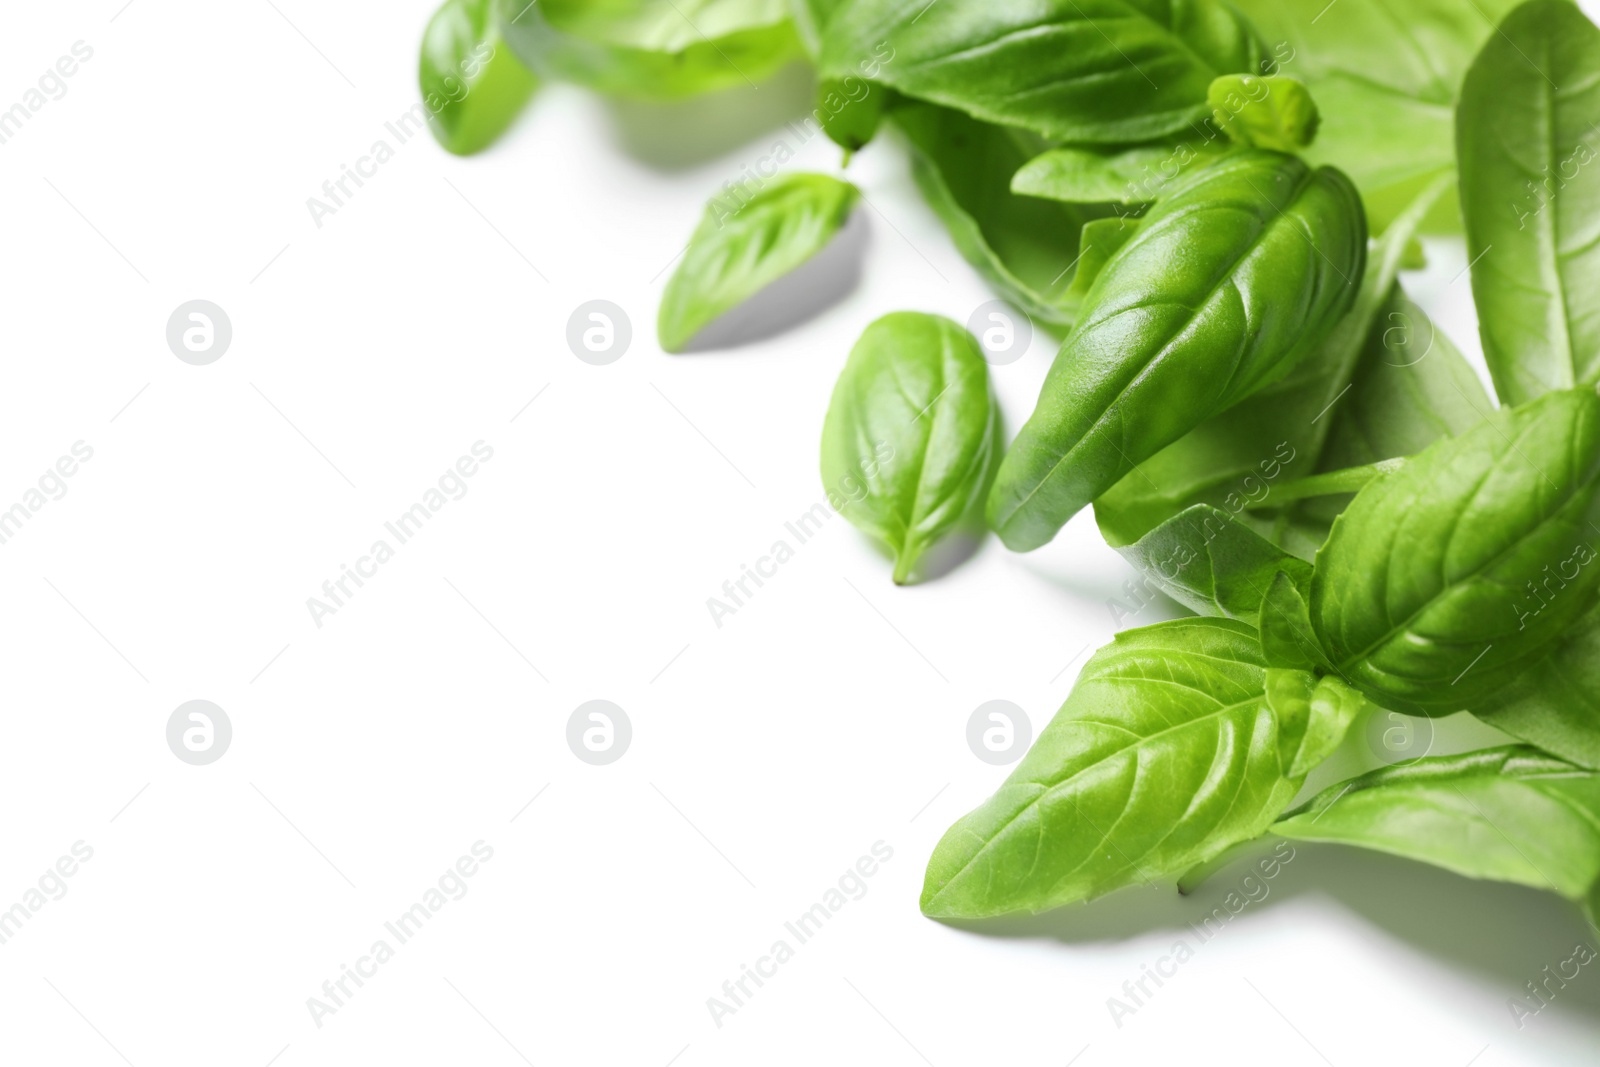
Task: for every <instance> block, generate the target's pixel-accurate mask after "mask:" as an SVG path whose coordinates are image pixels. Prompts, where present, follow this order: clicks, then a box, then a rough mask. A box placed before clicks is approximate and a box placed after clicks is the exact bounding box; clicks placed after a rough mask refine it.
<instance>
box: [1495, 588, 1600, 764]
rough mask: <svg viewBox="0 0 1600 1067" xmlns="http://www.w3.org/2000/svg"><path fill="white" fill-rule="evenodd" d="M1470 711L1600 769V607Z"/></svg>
mask: <svg viewBox="0 0 1600 1067" xmlns="http://www.w3.org/2000/svg"><path fill="white" fill-rule="evenodd" d="M1591 562H1592V561H1591ZM1471 710H1472V713H1473V714H1474V715H1476V716H1477V717H1478V718H1480V719H1482V720H1483V721H1484V722H1486V723H1488V724H1489V725H1490V726H1493V727H1494V728H1495V729H1497V730H1502V731H1504V732H1505V733H1508V734H1510V735H1511V736H1512V737H1515V738H1516V739H1518V740H1519V741H1527V742H1529V743H1531V744H1535V745H1538V746H1539V747H1540V748H1542V749H1544V750H1545V751H1546V752H1550V753H1553V754H1555V755H1557V756H1560V757H1561V758H1562V759H1565V760H1571V761H1572V762H1573V763H1576V764H1578V765H1579V766H1583V767H1588V768H1590V769H1591V770H1600V609H1591V610H1590V611H1589V613H1588V614H1587V615H1585V616H1584V617H1583V618H1581V619H1579V620H1578V622H1577V623H1576V624H1575V625H1574V626H1573V627H1572V629H1571V631H1570V632H1569V633H1567V634H1566V636H1564V637H1562V638H1561V640H1560V641H1559V642H1558V643H1557V644H1556V646H1555V647H1554V648H1552V649H1551V650H1550V652H1549V653H1548V654H1547V655H1546V656H1545V657H1544V658H1543V659H1541V660H1539V661H1538V662H1537V663H1535V664H1534V665H1533V666H1531V667H1529V668H1528V669H1527V670H1525V671H1523V672H1522V673H1521V674H1520V675H1518V676H1517V677H1516V679H1514V680H1513V681H1512V682H1511V684H1510V685H1508V686H1506V687H1505V688H1504V689H1502V690H1500V691H1499V692H1498V693H1495V694H1494V695H1493V696H1492V697H1490V698H1489V699H1488V700H1486V701H1484V702H1483V703H1481V704H1476V705H1474V706H1473V707H1472V709H1471Z"/></svg>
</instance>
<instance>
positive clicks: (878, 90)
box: [812, 74, 892, 153]
mask: <svg viewBox="0 0 1600 1067" xmlns="http://www.w3.org/2000/svg"><path fill="white" fill-rule="evenodd" d="M891 95H892V93H891V92H890V90H888V89H885V88H884V87H883V86H881V85H873V84H872V83H871V82H868V81H866V80H865V79H862V78H857V77H856V76H855V75H853V74H852V75H851V76H850V77H848V78H844V79H842V80H840V81H824V82H821V83H820V84H818V86H817V106H816V107H815V108H814V109H813V110H812V114H813V115H814V116H816V117H817V119H818V120H819V121H820V122H821V124H822V132H823V133H825V134H827V135H828V140H830V141H832V142H833V143H834V144H836V145H838V146H839V147H840V148H842V149H844V150H845V152H847V153H849V152H859V151H860V150H861V149H862V148H865V147H866V145H867V143H868V142H870V141H871V140H872V139H873V138H874V137H876V136H877V135H878V127H879V125H881V124H882V122H883V116H884V113H885V112H886V111H887V110H888V107H889V97H890V96H891Z"/></svg>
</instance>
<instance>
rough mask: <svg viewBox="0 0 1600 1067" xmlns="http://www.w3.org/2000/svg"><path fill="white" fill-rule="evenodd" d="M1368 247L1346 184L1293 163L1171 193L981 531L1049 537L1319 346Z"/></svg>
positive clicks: (1148, 223) (1023, 444) (1247, 155)
mask: <svg viewBox="0 0 1600 1067" xmlns="http://www.w3.org/2000/svg"><path fill="white" fill-rule="evenodd" d="M1366 244H1367V235H1366V225H1365V220H1364V218H1363V216H1362V214H1361V204H1360V201H1359V200H1358V199H1357V196H1356V192H1355V189H1354V188H1353V187H1352V186H1351V185H1350V184H1349V182H1348V181H1347V180H1345V178H1344V177H1343V176H1342V175H1340V174H1339V173H1338V172H1337V171H1334V170H1329V169H1323V170H1317V171H1313V170H1311V169H1310V168H1308V167H1307V166H1306V165H1305V164H1304V163H1302V162H1300V160H1298V159H1296V158H1295V157H1293V156H1288V155H1279V154H1277V153H1272V152H1262V151H1258V150H1253V149H1251V150H1242V151H1239V152H1237V153H1233V154H1230V155H1228V156H1224V157H1223V158H1222V159H1220V160H1218V161H1217V162H1215V163H1213V164H1211V165H1210V166H1208V167H1205V168H1202V169H1200V170H1197V171H1196V172H1195V173H1194V174H1193V175H1191V176H1190V177H1189V178H1188V179H1187V180H1186V181H1184V182H1183V184H1182V185H1180V186H1179V187H1178V188H1176V189H1173V190H1171V191H1170V192H1169V193H1168V195H1166V196H1165V197H1163V198H1162V199H1161V200H1160V201H1159V202H1158V203H1157V204H1156V205H1155V207H1153V208H1152V209H1151V211H1150V213H1149V214H1148V215H1146V216H1145V217H1144V219H1143V221H1142V222H1141V223H1140V225H1139V228H1138V230H1137V231H1136V232H1135V233H1134V235H1133V236H1132V237H1131V238H1130V239H1129V240H1128V242H1127V243H1126V244H1124V245H1123V246H1122V248H1121V249H1119V250H1118V251H1117V253H1116V255H1114V256H1113V257H1112V258H1111V261H1110V262H1109V263H1107V264H1106V266H1105V268H1104V269H1103V270H1102V271H1101V272H1100V275H1099V277H1098V278H1097V279H1096V281H1095V284H1094V287H1093V288H1092V289H1091V290H1090V292H1089V295H1088V296H1087V297H1086V298H1085V299H1084V303H1083V307H1082V308H1081V309H1080V313H1079V320H1078V323H1077V325H1076V326H1075V327H1074V328H1073V330H1072V333H1071V334H1069V335H1068V337H1067V339H1066V341H1065V343H1064V344H1063V345H1062V347H1061V351H1060V353H1059V354H1058V355H1057V356H1056V361H1055V363H1054V365H1053V366H1052V367H1051V369H1050V373H1049V376H1048V377H1047V378H1046V380H1045V384H1044V388H1043V389H1042V390H1041V392H1040V395H1039V403H1038V406H1037V407H1036V408H1035V409H1034V413H1033V416H1032V417H1031V418H1030V419H1029V420H1028V422H1027V424H1026V425H1025V426H1023V428H1022V432H1021V433H1020V434H1019V435H1018V436H1017V440H1016V441H1015V443H1013V445H1012V446H1011V450H1010V451H1009V452H1008V453H1007V454H1006V457H1005V460H1004V462H1003V464H1002V466H1001V469H1000V475H999V477H998V478H997V479H996V482H995V487H994V491H993V493H992V494H991V496H990V498H989V521H990V524H991V525H992V526H993V527H994V529H995V530H996V531H997V532H999V534H1000V536H1001V538H1002V539H1003V540H1004V541H1005V543H1006V544H1007V546H1009V547H1011V548H1013V549H1017V550H1019V551H1027V550H1029V549H1033V548H1038V547H1039V546H1040V545H1042V544H1044V543H1046V542H1047V541H1049V540H1050V539H1051V538H1052V537H1054V536H1055V534H1056V531H1058V530H1060V529H1061V527H1062V525H1063V524H1065V523H1066V521H1067V520H1068V519H1069V518H1071V517H1072V516H1073V514H1075V513H1076V512H1077V511H1078V510H1079V509H1081V508H1083V507H1084V506H1085V505H1087V504H1089V503H1090V502H1092V501H1093V500H1094V499H1095V498H1096V497H1098V496H1100V495H1101V494H1102V493H1104V492H1105V491H1106V490H1108V489H1110V488H1111V487H1112V486H1113V485H1115V484H1116V483H1117V482H1118V481H1119V480H1120V479H1121V478H1122V477H1123V476H1124V475H1126V474H1127V473H1128V472H1129V471H1130V470H1132V469H1133V467H1134V466H1135V465H1136V464H1138V463H1140V462H1142V461H1144V460H1146V459H1149V458H1150V457H1151V456H1153V455H1154V454H1156V453H1157V452H1159V451H1160V450H1161V449H1162V448H1164V447H1166V446H1167V445H1170V444H1171V443H1172V442H1174V441H1176V440H1178V439H1179V438H1180V437H1182V436H1183V435H1184V434H1186V433H1188V432H1189V431H1190V430H1193V429H1194V428H1195V427H1196V426H1198V425H1200V424H1201V423H1203V422H1204V421H1205V420H1207V419H1209V418H1211V417H1212V416H1214V415H1217V414H1219V413H1221V412H1223V411H1225V410H1227V409H1228V408H1230V407H1232V406H1233V405H1234V404H1236V403H1238V402H1239V401H1240V400H1242V399H1244V398H1245V397H1247V396H1249V395H1250V394H1251V393H1253V392H1255V391H1256V390H1257V389H1258V388H1260V387H1261V386H1262V385H1263V384H1265V383H1267V382H1269V381H1271V380H1272V379H1273V378H1275V377H1279V376H1281V375H1282V374H1283V373H1284V372H1285V371H1287V370H1288V369H1289V368H1291V367H1292V366H1293V365H1294V364H1295V363H1296V362H1297V361H1298V360H1299V359H1301V358H1302V357H1304V356H1305V355H1306V354H1307V353H1308V352H1311V351H1313V350H1315V349H1316V347H1317V346H1318V345H1320V344H1321V343H1322V342H1323V340H1324V339H1325V338H1326V337H1327V335H1328V333H1329V331H1331V330H1332V329H1333V327H1334V324H1335V323H1336V322H1337V321H1338V320H1339V318H1340V316H1342V315H1343V314H1344V313H1345V312H1346V311H1347V310H1349V308H1350V305H1351V302H1352V301H1353V300H1354V299H1355V296H1356V291H1357V288H1358V286H1359V284H1360V282H1361V275H1362V269H1363V266H1364V263H1365V258H1366ZM1259 458H1265V457H1259Z"/></svg>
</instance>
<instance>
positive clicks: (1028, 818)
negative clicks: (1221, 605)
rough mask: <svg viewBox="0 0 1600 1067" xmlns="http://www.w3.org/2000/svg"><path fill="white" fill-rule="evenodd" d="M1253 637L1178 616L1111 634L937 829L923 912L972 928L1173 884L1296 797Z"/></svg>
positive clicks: (1248, 630) (1236, 626)
mask: <svg viewBox="0 0 1600 1067" xmlns="http://www.w3.org/2000/svg"><path fill="white" fill-rule="evenodd" d="M1266 673H1267V672H1266V667H1265V664H1264V663H1263V662H1262V660H1261V648H1260V645H1259V644H1258V643H1257V641H1256V636H1255V629H1254V628H1253V627H1250V626H1246V625H1244V624H1243V623H1238V622H1232V621H1227V620H1223V619H1179V620H1177V621H1174V622H1166V623H1161V624H1159V625H1156V626H1151V627H1147V628H1145V629H1141V630H1129V631H1125V632H1123V633H1121V634H1118V635H1117V637H1116V639H1115V640H1114V641H1113V642H1112V643H1111V644H1110V645H1108V646H1107V647H1105V648H1102V649H1101V650H1100V651H1099V652H1096V653H1095V654H1094V656H1093V657H1091V658H1090V660H1089V662H1088V663H1086V664H1085V665H1084V668H1083V672H1082V673H1081V674H1080V675H1079V677H1078V682H1077V684H1076V685H1075V686H1074V687H1073V690H1072V694H1071V695H1070V696H1068V697H1067V701H1066V703H1065V704H1064V705H1063V706H1062V708H1061V710H1060V711H1059V712H1058V713H1057V714H1056V716H1055V718H1054V719H1052V720H1051V722H1050V725H1049V726H1047V727H1045V729H1044V731H1043V733H1041V734H1040V735H1039V738H1038V740H1036V741H1035V742H1034V744H1033V747H1032V748H1031V749H1029V750H1028V754H1027V755H1025V756H1024V757H1023V758H1022V761H1021V762H1020V763H1018V764H1017V767H1016V769H1015V770H1014V771H1013V772H1012V773H1011V775H1010V777H1008V778H1007V779H1006V781H1005V784H1004V785H1002V786H1001V787H1000V789H999V791H998V792H996V793H995V794H994V796H992V797H990V798H989V799H988V800H987V801H985V802H984V803H983V804H982V805H981V806H979V807H978V808H977V809H976V810H974V811H973V812H971V813H970V814H968V815H966V816H964V817H963V818H962V819H961V820H960V821H958V822H957V823H956V824H955V825H954V826H952V827H951V828H950V829H949V830H948V831H946V832H945V835H944V837H943V838H942V839H941V840H940V841H939V844H938V847H936V848H935V849H934V852H933V856H932V857H931V858H930V859H929V861H928V871H927V877H926V880H925V881H924V883H923V889H922V910H923V912H924V913H925V914H927V915H931V916H935V917H939V918H979V917H983V916H990V915H1001V914H1005V913H1007V912H1016V911H1035V912H1037V911H1043V910H1045V909H1046V908H1053V907H1057V906H1059V905H1062V904H1069V903H1071V902H1073V901H1078V900H1088V899H1090V898H1093V897H1096V896H1099V895H1101V894H1103V893H1107V892H1110V891H1111V890H1113V889H1117V888H1120V887H1122V886H1126V885H1132V884H1133V883H1135V882H1141V881H1143V882H1148V881H1149V880H1150V879H1152V878H1159V877H1165V876H1170V875H1176V874H1179V873H1181V872H1183V871H1185V870H1187V869H1189V868H1190V867H1192V866H1194V865H1196V864H1198V863H1202V862H1204V861H1205V860H1207V859H1209V858H1211V857H1212V856H1215V855H1216V854H1218V853H1219V852H1221V851H1222V850H1224V849H1226V848H1227V847H1228V846H1229V845H1232V844H1234V843H1235V842H1238V841H1243V840H1247V839H1249V838H1252V837H1256V836H1257V835H1259V834H1260V833H1262V832H1263V831H1264V830H1265V829H1266V828H1267V827H1268V826H1269V825H1270V824H1271V822H1272V820H1273V818H1275V816H1276V814H1277V813H1278V812H1279V811H1281V810H1282V809H1283V808H1284V807H1285V806H1286V805H1287V804H1288V802H1289V800H1290V799H1291V798H1292V796H1293V793H1294V790H1295V788H1296V785H1295V783H1292V782H1289V781H1286V779H1285V778H1284V776H1283V773H1282V766H1281V764H1280V762H1279V759H1280V757H1279V750H1278V728H1277V725H1276V722H1275V720H1274V718H1273V713H1272V710H1271V709H1270V708H1269V706H1268V703H1267V699H1266V695H1265V687H1266Z"/></svg>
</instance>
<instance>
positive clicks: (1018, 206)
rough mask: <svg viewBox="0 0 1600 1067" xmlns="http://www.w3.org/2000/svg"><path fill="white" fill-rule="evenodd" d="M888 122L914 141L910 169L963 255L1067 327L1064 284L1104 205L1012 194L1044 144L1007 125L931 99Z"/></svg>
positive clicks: (1020, 301)
mask: <svg viewBox="0 0 1600 1067" xmlns="http://www.w3.org/2000/svg"><path fill="white" fill-rule="evenodd" d="M890 118H891V120H892V121H893V123H894V124H895V126H897V127H898V128H899V129H900V130H901V132H903V133H904V134H905V135H906V138H907V140H909V141H910V142H911V149H912V159H911V166H912V169H911V174H912V177H913V178H914V179H915V180H916V183H917V188H919V189H920V190H922V195H923V197H924V198H925V199H926V200H927V201H928V203H929V205H931V206H932V207H933V210H934V213H935V214H937V215H938V216H939V219H940V221H941V222H943V223H944V224H945V228H946V229H948V230H949V231H950V236H951V239H952V240H954V241H955V245H956V248H957V249H958V250H959V251H960V252H961V255H962V256H963V257H964V258H965V259H966V261H967V262H968V263H970V264H972V266H973V268H974V269H975V270H977V271H978V273H979V274H981V275H983V277H984V278H985V279H986V280H987V281H988V282H989V284H990V285H992V286H994V287H995V288H996V289H997V290H999V292H1000V295H1002V296H1003V297H1005V298H1006V299H1007V300H1009V301H1010V302H1011V303H1013V304H1015V305H1016V306H1017V307H1019V308H1021V309H1022V310H1023V311H1026V312H1027V313H1028V314H1029V315H1030V316H1032V317H1033V318H1034V319H1035V320H1037V321H1039V322H1042V323H1045V324H1048V325H1052V326H1069V325H1071V323H1072V318H1073V315H1074V313H1075V311H1076V310H1077V301H1076V299H1075V298H1073V297H1070V296H1067V295H1065V293H1064V292H1063V291H1064V290H1065V289H1067V283H1065V282H1062V280H1061V279H1062V278H1064V277H1065V276H1066V273H1067V271H1068V270H1069V269H1070V268H1071V266H1072V263H1073V260H1074V259H1075V258H1076V257H1077V254H1078V238H1079V234H1080V232H1081V231H1082V229H1083V226H1084V223H1086V222H1089V221H1091V220H1093V219H1097V218H1103V217H1105V216H1107V215H1109V214H1111V211H1110V209H1109V208H1107V207H1099V206H1090V205H1086V204H1054V203H1048V202H1046V201H1042V200H1036V199H1032V198H1029V197H1022V196H1016V195H1015V194H1013V193H1012V192H1011V175H1012V174H1013V173H1015V171H1016V169H1017V168H1018V167H1020V166H1022V164H1023V163H1024V162H1025V161H1027V160H1028V159H1031V158H1032V157H1033V156H1034V155H1036V154H1038V152H1039V151H1040V149H1041V148H1042V147H1043V142H1041V141H1040V140H1039V139H1038V138H1037V137H1035V136H1034V135H1032V134H1029V133H1027V132H1026V131H1024V130H1014V129H1006V128H1004V127H1000V126H991V125H988V124H987V123H982V122H978V121H975V120H974V119H971V118H968V117H967V116H966V115H963V114H962V113H961V112H959V111H951V110H949V109H947V108H940V107H933V106H932V105H929V104H906V105H904V106H901V107H897V108H896V109H895V110H894V111H893V112H892V113H891V116H890Z"/></svg>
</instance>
